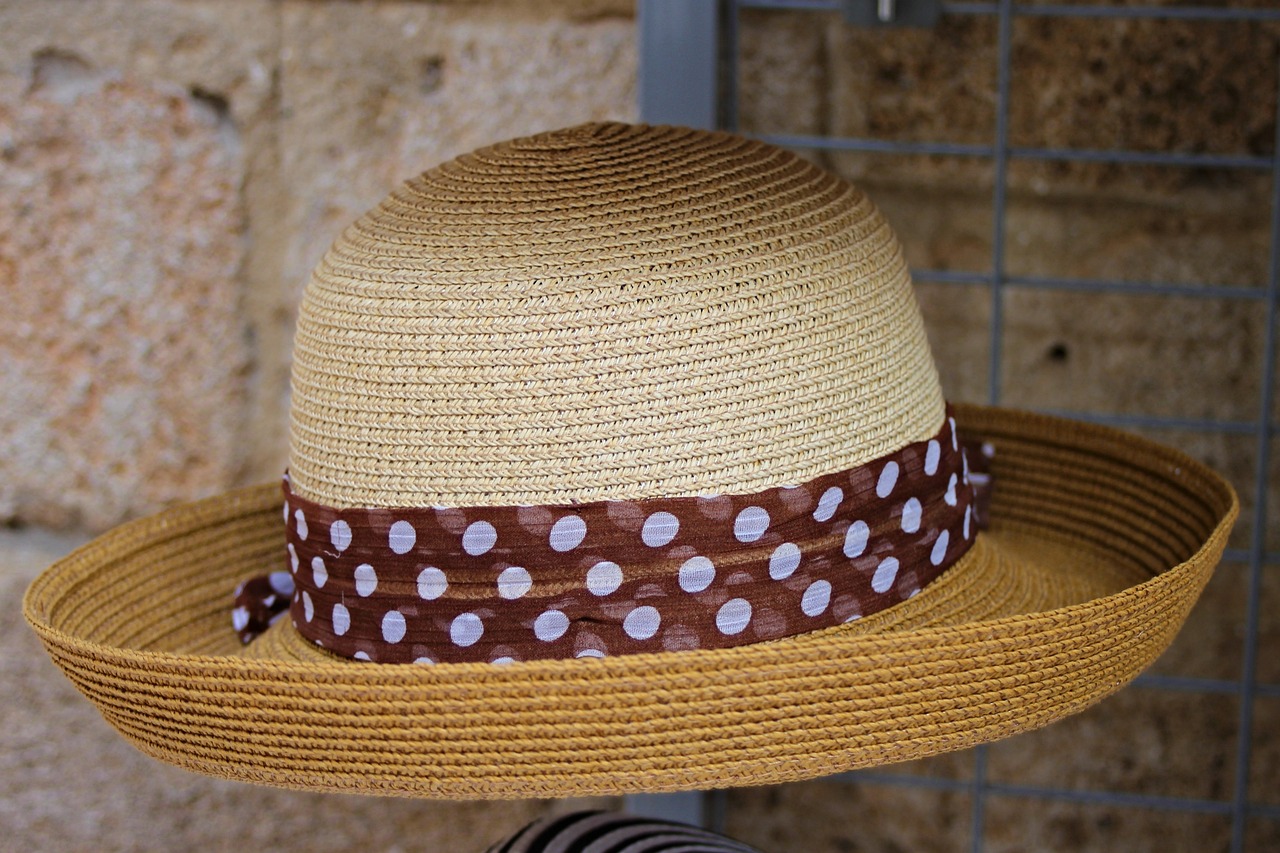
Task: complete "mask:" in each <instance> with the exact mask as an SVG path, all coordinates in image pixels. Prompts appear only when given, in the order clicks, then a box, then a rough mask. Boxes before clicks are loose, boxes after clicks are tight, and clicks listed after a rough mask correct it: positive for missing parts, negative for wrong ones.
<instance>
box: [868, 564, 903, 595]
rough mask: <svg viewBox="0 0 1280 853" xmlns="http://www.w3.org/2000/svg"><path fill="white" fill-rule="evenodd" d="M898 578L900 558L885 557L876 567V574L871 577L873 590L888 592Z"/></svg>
mask: <svg viewBox="0 0 1280 853" xmlns="http://www.w3.org/2000/svg"><path fill="white" fill-rule="evenodd" d="M897 577H898V558H897V557H885V558H884V559H883V560H881V561H880V565H878V566H876V573H875V574H874V575H872V576H871V588H872V589H874V590H875V591H876V592H888V591H889V588H890V587H892V586H893V582H894V580H895V579H897Z"/></svg>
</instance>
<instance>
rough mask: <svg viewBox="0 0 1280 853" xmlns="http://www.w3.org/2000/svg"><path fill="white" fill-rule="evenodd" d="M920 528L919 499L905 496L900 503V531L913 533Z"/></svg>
mask: <svg viewBox="0 0 1280 853" xmlns="http://www.w3.org/2000/svg"><path fill="white" fill-rule="evenodd" d="M919 529H920V501H918V500H916V499H915V498H907V502H906V503H904V504H903V505H902V532H903V533H915V532H916V531H917V530H919Z"/></svg>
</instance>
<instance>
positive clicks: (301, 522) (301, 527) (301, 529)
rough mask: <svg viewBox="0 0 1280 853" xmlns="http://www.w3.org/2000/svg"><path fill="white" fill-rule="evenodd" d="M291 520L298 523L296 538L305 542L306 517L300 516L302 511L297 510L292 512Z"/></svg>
mask: <svg viewBox="0 0 1280 853" xmlns="http://www.w3.org/2000/svg"><path fill="white" fill-rule="evenodd" d="M293 518H294V520H295V521H297V522H298V538H299V539H301V540H303V541H304V542H305V541H306V538H307V517H306V516H305V515H303V514H302V510H297V511H296V512H294V514H293Z"/></svg>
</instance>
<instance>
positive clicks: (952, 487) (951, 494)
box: [942, 474, 956, 506]
mask: <svg viewBox="0 0 1280 853" xmlns="http://www.w3.org/2000/svg"><path fill="white" fill-rule="evenodd" d="M942 499H943V500H944V501H946V502H947V506H955V505H956V475H955V474H952V475H951V479H950V480H949V481H947V493H946V494H945V495H943V496H942Z"/></svg>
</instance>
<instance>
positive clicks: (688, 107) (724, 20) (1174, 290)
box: [629, 0, 1280, 853]
mask: <svg viewBox="0 0 1280 853" xmlns="http://www.w3.org/2000/svg"><path fill="white" fill-rule="evenodd" d="M868 2H870V0H868ZM841 6H842V3H841V0H721V2H719V3H711V2H706V0H640V4H639V7H638V10H639V18H640V30H641V37H640V38H641V79H640V102H641V113H642V116H643V118H644V119H645V120H649V121H674V122H677V123H684V124H695V125H701V126H708V127H709V126H713V125H719V126H720V127H723V128H726V129H730V130H736V129H737V125H738V98H739V93H738V92H737V91H736V86H737V63H738V59H739V45H738V36H739V29H738V27H739V13H740V12H741V11H742V10H744V9H767V10H775V11H776V10H789V11H792V12H828V13H830V12H838V11H840V9H841ZM942 10H943V15H944V16H946V15H981V16H994V17H995V19H996V21H997V36H996V38H997V62H998V67H997V82H996V85H997V92H996V111H995V114H996V121H995V128H994V141H993V143H992V144H990V145H970V144H955V143H949V142H945V141H943V142H928V143H918V142H912V143H904V142H893V141H886V140H879V139H867V138H835V137H818V136H806V135H789V134H769V135H761V137H760V138H762V139H766V140H768V141H770V142H773V143H775V144H778V145H782V146H786V147H791V148H802V149H807V150H828V151H856V152H865V153H873V154H874V153H884V154H897V155H902V154H917V155H918V154H924V155H943V156H960V157H971V158H982V159H986V160H989V161H991V162H992V164H993V166H994V182H993V183H994V188H993V199H992V202H993V226H992V227H993V231H992V235H991V243H992V251H991V270H990V272H981V273H978V272H955V271H947V270H934V269H913V270H912V274H913V276H914V278H915V280H916V281H920V282H935V283H942V284H960V285H975V284H976V285H984V286H986V287H988V288H989V289H990V304H991V324H990V340H989V345H990V350H989V356H988V364H987V374H988V375H987V387H988V389H989V391H988V399H989V402H990V403H991V404H993V405H996V404H999V403H1000V402H1001V399H1000V398H1001V392H1000V389H1001V380H1002V375H1001V363H1002V358H1001V355H1002V353H1003V351H1004V350H1003V345H1004V341H1003V329H1004V318H1003V308H1004V297H1005V292H1006V290H1007V289H1008V288H1034V289H1043V290H1053V291H1076V292H1093V293H1113V294H1130V295H1144V296H1167V297H1193V298H1203V299H1225V300H1245V301H1255V302H1258V303H1260V310H1262V311H1263V312H1265V315H1264V316H1265V318H1266V321H1265V324H1264V328H1265V332H1264V344H1263V351H1262V364H1261V366H1260V367H1261V369H1260V373H1261V376H1262V382H1261V391H1260V393H1259V398H1258V401H1257V418H1256V419H1254V420H1250V421H1240V420H1215V419H1203V418H1178V417H1158V416H1149V415H1142V414H1110V413H1100V412H1082V411H1057V412H1055V413H1057V414H1062V415H1066V416H1069V417H1073V418H1077V419H1081V420H1090V421H1096V422H1101V423H1107V424H1112V425H1116V426H1120V427H1134V428H1155V429H1167V430H1191V431H1199V432H1207V433H1221V434H1231V435H1239V436H1250V437H1252V439H1253V441H1254V444H1255V452H1256V455H1255V463H1254V472H1253V473H1254V480H1253V484H1252V491H1253V494H1252V497H1253V510H1252V518H1251V522H1252V530H1251V535H1250V539H1249V544H1248V548H1247V549H1241V548H1233V549H1229V550H1228V552H1227V554H1226V557H1225V559H1226V560H1228V561H1232V562H1238V563H1244V564H1246V565H1247V604H1246V613H1245V623H1244V643H1243V648H1242V658H1243V660H1242V667H1241V670H1240V672H1241V675H1240V677H1239V678H1238V679H1211V678H1198V677H1179V676H1167V675H1144V676H1141V677H1140V678H1139V679H1138V681H1137V682H1136V683H1137V684H1140V685H1142V686H1144V687H1148V688H1154V689H1158V690H1175V691H1188V692H1193V693H1200V694H1218V695H1230V696H1235V697H1238V699H1239V717H1238V720H1237V726H1238V728H1237V739H1236V744H1237V747H1236V765H1235V774H1234V780H1233V781H1234V793H1233V796H1232V799H1230V800H1212V799H1203V798H1187V797H1170V796H1157V795H1147V794H1137V793H1125V792H1119V791H1093V790H1072V789H1065V788H1045V787H1036V786H1029V785H1018V784H1001V783H996V782H992V781H990V780H988V778H987V753H986V749H985V748H984V747H978V748H977V749H975V750H974V767H973V777H972V779H971V780H952V779H937V778H931V777H925V776H919V775H897V774H888V773H882V772H874V771H858V772H855V773H850V774H844V775H845V777H847V778H849V779H851V780H856V781H858V782H860V783H866V784H875V785H888V786H906V787H913V788H926V789H935V790H938V789H940V790H954V791H959V792H968V793H969V794H970V795H971V802H972V807H971V808H972V814H971V818H972V831H971V839H970V848H971V849H972V850H973V851H980V850H981V849H982V847H983V835H984V810H985V807H986V797H987V796H988V795H990V794H997V795H1006V796H1013V797H1023V798H1029V799H1039V800H1057V801H1065V802H1073V803H1081V804H1095V805H1114V806H1126V807H1140V808H1146V809H1156V810H1166V811H1180V812H1195V813H1202V814H1211V815H1219V816H1228V815H1229V816H1230V817H1231V847H1230V849H1231V850H1232V851H1233V853H1238V851H1242V850H1243V849H1244V843H1245V829H1246V819H1247V818H1249V817H1260V818H1264V819H1271V820H1280V807H1277V806H1274V805H1268V804H1262V803H1253V802H1250V801H1249V798H1248V789H1249V766H1250V757H1251V748H1252V740H1253V722H1254V721H1253V714H1254V704H1255V702H1254V700H1255V699H1256V698H1259V697H1269V698H1273V697H1280V684H1272V683H1259V682H1258V681H1257V678H1256V668H1257V667H1256V663H1257V657H1258V636H1259V598H1260V594H1261V581H1262V572H1263V571H1264V566H1268V565H1276V564H1280V554H1275V553H1271V554H1269V553H1267V552H1266V543H1265V531H1266V518H1267V481H1268V476H1267V475H1268V472H1269V470H1270V463H1271V458H1270V439H1271V438H1272V437H1274V436H1276V435H1278V434H1280V426H1278V425H1277V424H1276V423H1275V422H1273V420H1272V416H1271V414H1272V411H1273V403H1274V394H1275V379H1276V377H1275V368H1274V365H1275V356H1276V324H1275V317H1276V307H1277V302H1278V301H1280V103H1277V105H1276V116H1277V122H1276V124H1277V132H1276V139H1275V141H1274V144H1273V149H1272V153H1271V155H1270V156H1269V157H1258V156H1233V155H1215V154H1185V153H1170V152H1144V151H1127V150H1081V149H1063V148H1032V147H1018V146H1013V145H1010V143H1009V111H1010V78H1011V73H1010V71H1011V60H1010V57H1011V44H1012V31H1013V20H1014V18H1015V17H1048V18H1098V19H1139V18H1145V19H1164V20H1190V21H1220V22H1222V21H1228V22H1246V21H1280V9H1276V8H1257V9H1233V8H1219V7H1191V6H1182V7H1163V6H1093V5H1035V6H1024V5H1015V4H1014V3H1013V2H1012V0H997V2H969V3H966V2H944V3H943V4H942ZM708 57H712V58H717V57H718V58H719V60H720V63H721V64H720V66H719V67H718V68H717V67H716V63H715V62H708V59H707V58H708ZM1277 71H1280V68H1278V69H1277ZM672 81H678V85H674V86H673V85H669V84H670V83H671V82H672ZM1278 91H1280V87H1278ZM708 105H710V106H708ZM1013 160H1028V161H1033V160H1042V161H1059V162H1073V161H1074V162H1089V163H1105V164H1121V165H1142V166H1152V165H1154V166H1173V167H1200V168H1213V169H1239V170H1252V171H1260V172H1266V173H1269V175H1270V176H1271V199H1270V205H1271V207H1270V238H1269V249H1268V253H1269V255H1268V262H1267V276H1266V285H1265V287H1238V286H1220V285H1212V284H1207V283H1206V284H1181V283H1174V282H1166V281H1116V280H1107V279H1088V278H1066V277H1044V276H1011V275H1009V274H1007V273H1006V270H1005V225H1006V213H1007V209H1006V205H1007V190H1008V167H1009V163H1010V162H1011V161H1013ZM1051 411H1052V410H1051ZM629 805H630V806H631V807H632V808H634V809H636V810H639V811H646V812H650V813H661V814H664V815H666V816H669V817H676V818H680V819H686V820H688V819H691V818H694V819H696V818H697V817H700V818H701V819H702V820H703V821H705V822H707V823H709V824H710V825H712V826H713V827H717V826H718V827H722V826H723V821H724V811H725V806H726V797H725V794H724V792H715V793H712V794H711V795H709V796H708V797H706V798H697V797H693V798H691V797H690V796H689V795H684V796H679V795H675V796H668V797H667V798H633V800H632V801H631V803H630V804H629Z"/></svg>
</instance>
